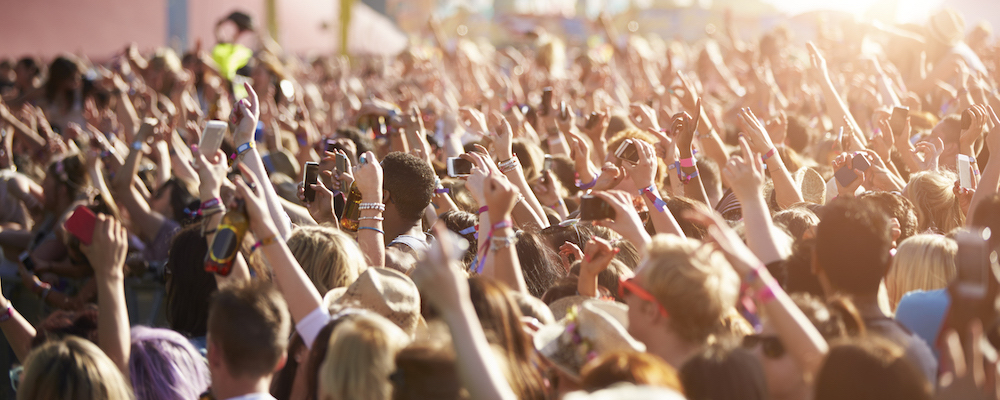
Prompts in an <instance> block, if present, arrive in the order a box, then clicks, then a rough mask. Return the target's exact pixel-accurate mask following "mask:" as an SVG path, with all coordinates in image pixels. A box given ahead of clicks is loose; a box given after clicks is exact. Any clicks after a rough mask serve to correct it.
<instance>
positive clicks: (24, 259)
mask: <svg viewBox="0 0 1000 400" xmlns="http://www.w3.org/2000/svg"><path fill="white" fill-rule="evenodd" d="M19 259H20V260H21V264H23V265H24V268H26V269H27V270H28V271H34V270H35V262H34V261H33V260H32V259H31V255H30V254H28V252H27V251H26V252H24V253H21V257H20V258H19Z"/></svg>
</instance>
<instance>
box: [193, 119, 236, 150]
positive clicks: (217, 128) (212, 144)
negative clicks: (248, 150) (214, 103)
mask: <svg viewBox="0 0 1000 400" xmlns="http://www.w3.org/2000/svg"><path fill="white" fill-rule="evenodd" d="M227 130H229V124H228V123H226V122H225V121H218V120H211V121H208V122H206V123H205V131H204V132H203V133H202V135H201V142H200V143H198V151H199V152H200V153H201V155H203V156H205V157H206V158H207V157H210V156H211V155H213V154H215V152H217V151H219V148H220V147H222V139H223V137H224V136H225V135H226V131H227Z"/></svg>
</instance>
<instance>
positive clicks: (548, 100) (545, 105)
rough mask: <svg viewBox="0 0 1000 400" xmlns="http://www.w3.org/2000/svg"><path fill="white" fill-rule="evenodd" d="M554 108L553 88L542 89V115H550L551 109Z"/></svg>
mask: <svg viewBox="0 0 1000 400" xmlns="http://www.w3.org/2000/svg"><path fill="white" fill-rule="evenodd" d="M551 106H552V88H550V87H547V88H545V89H542V106H541V114H542V115H549V108H551Z"/></svg>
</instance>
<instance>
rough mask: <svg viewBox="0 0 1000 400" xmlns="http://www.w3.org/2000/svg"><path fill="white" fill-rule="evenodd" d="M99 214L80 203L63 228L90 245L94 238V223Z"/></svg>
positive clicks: (81, 241)
mask: <svg viewBox="0 0 1000 400" xmlns="http://www.w3.org/2000/svg"><path fill="white" fill-rule="evenodd" d="M96 222H97V216H96V215H95V214H94V212H93V211H91V210H90V209H89V208H87V206H84V205H79V206H77V207H76V209H75V210H73V215H70V217H69V218H68V219H66V223H64V224H63V228H65V229H66V232H69V233H70V234H72V235H73V236H76V238H77V239H80V243H83V244H85V245H88V246H89V245H90V243H91V242H92V241H93V238H94V224H95V223H96Z"/></svg>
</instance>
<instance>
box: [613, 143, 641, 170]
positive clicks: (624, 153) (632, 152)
mask: <svg viewBox="0 0 1000 400" xmlns="http://www.w3.org/2000/svg"><path fill="white" fill-rule="evenodd" d="M615 157H618V159H619V160H625V161H628V162H630V163H632V164H638V163H639V149H638V148H636V146H635V143H634V142H633V141H632V139H625V141H623V142H622V144H621V145H619V146H618V150H615Z"/></svg>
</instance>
